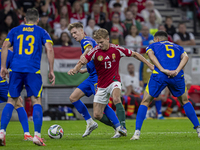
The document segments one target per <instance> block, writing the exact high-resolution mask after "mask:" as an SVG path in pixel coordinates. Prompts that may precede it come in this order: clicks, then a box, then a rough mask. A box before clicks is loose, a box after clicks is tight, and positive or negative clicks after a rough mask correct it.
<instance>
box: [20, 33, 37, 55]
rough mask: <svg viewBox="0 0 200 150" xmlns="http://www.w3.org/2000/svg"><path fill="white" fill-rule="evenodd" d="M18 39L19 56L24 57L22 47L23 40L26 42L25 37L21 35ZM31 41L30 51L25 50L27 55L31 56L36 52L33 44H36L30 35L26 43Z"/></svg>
mask: <svg viewBox="0 0 200 150" xmlns="http://www.w3.org/2000/svg"><path fill="white" fill-rule="evenodd" d="M17 39H19V55H22V46H23V40H24V35H23V34H20V35H19V36H18V37H17ZM29 39H31V42H30V43H29V44H28V45H29V46H30V50H28V49H25V54H27V55H30V54H32V53H33V50H34V46H33V44H34V43H35V37H34V36H32V35H28V36H27V37H26V39H25V40H26V41H29Z"/></svg>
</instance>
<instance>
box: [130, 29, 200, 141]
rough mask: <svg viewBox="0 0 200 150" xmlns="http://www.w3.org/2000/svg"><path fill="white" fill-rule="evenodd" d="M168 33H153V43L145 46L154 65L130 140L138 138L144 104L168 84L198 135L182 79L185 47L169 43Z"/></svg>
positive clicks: (197, 125) (198, 129) (196, 124)
mask: <svg viewBox="0 0 200 150" xmlns="http://www.w3.org/2000/svg"><path fill="white" fill-rule="evenodd" d="M167 40H168V35H167V33H166V32H164V31H158V32H156V34H155V35H154V42H155V43H153V44H151V45H150V46H149V47H147V48H146V53H147V54H148V56H149V58H150V59H151V61H152V62H153V63H154V65H155V68H154V70H153V73H152V75H151V77H150V80H149V82H148V84H147V86H146V90H145V92H144V97H143V100H142V102H141V104H140V107H139V109H138V113H137V117H136V130H135V133H134V135H133V137H132V138H131V140H138V139H139V137H140V130H141V127H142V124H143V121H144V119H145V116H146V112H147V107H148V106H149V103H150V102H151V101H152V100H153V98H154V97H158V96H159V94H160V93H161V91H162V90H163V89H164V88H165V87H166V86H167V87H168V89H169V90H170V92H171V93H172V95H173V96H175V97H178V99H179V101H180V102H181V104H182V105H183V108H184V110H185V113H186V115H187V117H188V118H189V119H190V121H191V122H192V124H193V125H194V129H196V131H197V134H198V137H199V138H200V127H199V121H198V118H197V116H196V114H195V111H194V108H193V106H192V105H191V103H190V102H189V101H188V98H187V94H186V86H185V80H184V72H183V70H182V69H183V67H184V66H185V65H186V63H187V61H188V56H187V53H186V52H185V51H184V49H183V48H182V47H181V46H179V45H176V44H174V43H171V42H169V41H167Z"/></svg>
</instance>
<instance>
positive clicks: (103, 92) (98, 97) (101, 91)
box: [94, 81, 121, 104]
mask: <svg viewBox="0 0 200 150" xmlns="http://www.w3.org/2000/svg"><path fill="white" fill-rule="evenodd" d="M115 88H119V89H120V90H121V83H120V82H118V81H115V82H113V83H111V84H110V85H109V86H108V87H107V88H97V92H96V94H95V96H94V102H95V103H100V104H108V102H109V98H110V95H112V92H113V90H114V89H115Z"/></svg>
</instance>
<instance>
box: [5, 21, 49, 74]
mask: <svg viewBox="0 0 200 150" xmlns="http://www.w3.org/2000/svg"><path fill="white" fill-rule="evenodd" d="M6 41H9V42H10V43H11V45H12V46H13V60H12V62H11V65H10V69H11V70H12V71H15V72H26V73H36V72H39V70H40V61H41V56H42V45H45V43H46V42H51V43H52V40H51V38H50V36H49V34H48V33H47V32H46V30H44V29H42V28H41V27H39V26H37V25H33V24H26V25H19V26H18V27H15V28H13V29H12V30H11V31H10V32H9V33H8V36H7V38H6Z"/></svg>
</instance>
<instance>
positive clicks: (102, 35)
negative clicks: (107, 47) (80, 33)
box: [93, 28, 109, 39]
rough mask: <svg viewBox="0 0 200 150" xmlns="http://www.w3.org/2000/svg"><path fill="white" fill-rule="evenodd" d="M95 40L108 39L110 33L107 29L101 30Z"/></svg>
mask: <svg viewBox="0 0 200 150" xmlns="http://www.w3.org/2000/svg"><path fill="white" fill-rule="evenodd" d="M93 37H94V39H101V38H103V39H106V38H108V37H109V33H108V31H107V30H106V29H103V28H100V29H99V30H97V31H95V33H94V36H93Z"/></svg>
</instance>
